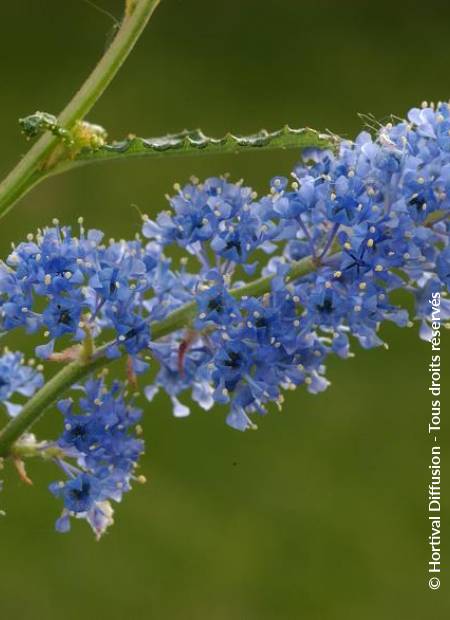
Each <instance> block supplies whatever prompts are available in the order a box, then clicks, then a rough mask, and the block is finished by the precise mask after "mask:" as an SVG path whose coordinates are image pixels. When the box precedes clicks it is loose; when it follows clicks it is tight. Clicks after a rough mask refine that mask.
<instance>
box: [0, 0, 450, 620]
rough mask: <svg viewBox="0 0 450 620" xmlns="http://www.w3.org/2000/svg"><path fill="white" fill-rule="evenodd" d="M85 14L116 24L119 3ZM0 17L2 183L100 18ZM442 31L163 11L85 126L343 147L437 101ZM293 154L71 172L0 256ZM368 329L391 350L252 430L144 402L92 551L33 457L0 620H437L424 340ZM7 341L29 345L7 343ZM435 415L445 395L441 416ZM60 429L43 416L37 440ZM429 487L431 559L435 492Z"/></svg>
mask: <svg viewBox="0 0 450 620" xmlns="http://www.w3.org/2000/svg"><path fill="white" fill-rule="evenodd" d="M97 1H98V4H99V6H101V7H103V8H105V9H107V10H109V11H110V12H111V13H113V14H114V15H116V16H117V17H120V14H121V10H122V2H120V1H119V0H97ZM1 4H2V6H1V12H0V58H1V78H2V82H1V88H0V110H1V118H0V132H1V134H0V135H1V151H0V172H2V173H6V172H7V170H8V169H9V168H10V167H11V166H12V165H13V164H14V163H15V161H16V160H17V158H18V157H19V156H20V155H21V154H22V153H23V152H24V151H25V150H26V148H27V145H26V143H25V141H24V140H23V138H22V137H21V136H20V134H19V131H18V127H17V118H18V117H20V116H23V115H26V114H28V113H31V112H34V111H35V110H37V109H39V110H45V111H49V112H56V113H57V112H58V111H59V110H60V109H62V107H63V105H64V104H65V102H66V101H67V100H68V98H69V97H70V96H71V95H72V93H73V92H74V90H75V89H76V88H77V87H78V85H79V84H80V83H81V81H82V80H83V79H84V77H85V76H86V75H87V73H88V72H89V70H90V68H91V67H92V66H93V65H94V63H95V61H96V60H97V59H98V57H99V56H100V54H101V53H102V51H103V49H104V47H105V44H106V42H107V40H108V33H110V34H111V30H112V28H113V27H114V24H113V22H112V20H110V19H109V18H107V17H105V15H102V14H101V13H99V12H98V11H96V10H95V9H94V8H92V7H91V6H89V5H88V4H86V3H85V2H84V1H83V0H68V1H66V2H61V0H37V1H36V0H34V1H33V0H15V1H14V2H6V1H4V2H2V3H1ZM449 31H450V4H448V3H444V2H433V1H430V2H428V3H426V4H424V3H423V2H408V3H402V2H387V1H381V0H377V2H366V1H359V2H346V1H343V2H339V3H338V2H331V1H329V2H326V1H324V0H319V1H317V0H316V1H315V2H303V1H300V0H297V1H295V0H263V1H257V0H228V2H211V1H210V0H209V1H208V0H190V1H189V2H188V1H187V0H185V1H180V0H164V2H163V3H162V5H161V7H160V8H159V9H158V10H157V12H156V14H155V15H154V18H153V19H152V21H151V23H150V25H149V27H148V28H147V30H146V32H145V34H144V36H143V37H142V40H141V41H140V42H139V44H138V46H137V48H136V50H135V51H134V53H133V54H132V56H131V58H130V59H129V61H128V62H127V64H126V65H125V67H124V69H123V70H122V72H121V73H120V74H119V76H118V78H117V79H116V80H115V82H114V84H113V85H112V86H111V87H110V88H109V90H108V91H107V93H106V95H105V96H104V97H103V99H102V100H101V102H100V103H99V104H98V105H97V106H96V108H95V110H94V111H93V112H92V114H91V115H90V120H92V121H94V122H99V123H101V124H103V125H104V126H106V127H107V128H108V131H109V134H110V136H111V137H113V138H120V137H122V136H124V135H125V134H126V133H128V132H130V131H132V132H135V133H137V134H139V135H162V134H164V133H166V132H170V131H175V130H179V129H182V128H184V127H188V128H193V127H197V126H201V127H202V128H203V129H204V130H205V131H206V132H208V133H211V134H212V135H218V134H222V133H223V132H225V131H227V130H233V131H236V132H242V133H244V132H253V131H255V130H258V129H260V128H261V127H266V128H267V129H275V128H278V127H280V126H281V125H282V124H284V123H286V122H287V123H289V124H291V125H293V126H296V127H298V126H305V125H308V126H311V127H315V128H318V129H325V128H328V129H331V130H333V131H335V132H336V133H338V134H340V135H345V136H353V135H354V134H355V133H356V132H357V131H358V130H359V128H360V127H361V124H362V121H361V120H360V119H359V118H358V116H357V113H358V112H364V113H367V112H368V113H373V114H374V115H375V116H376V118H378V119H383V118H386V117H387V115H389V114H391V113H392V114H396V115H399V116H403V115H404V114H405V113H406V111H407V110H408V108H409V107H411V106H413V105H416V104H418V103H420V101H422V99H428V100H429V99H431V100H437V99H440V98H441V99H446V98H448V96H449V84H448V83H447V81H448V67H449V59H450V56H449V52H450V38H449ZM295 159H296V153H295V152H283V153H276V152H273V153H250V154H242V155H240V156H223V157H210V158H197V159H191V160H189V159H167V160H148V161H145V160H141V161H138V162H136V161H134V162H122V163H110V164H105V165H103V166H100V167H98V168H97V167H91V168H85V169H82V170H79V171H76V172H73V173H71V174H69V175H67V176H62V177H59V178H55V179H52V180H50V181H48V182H47V183H45V184H43V185H42V186H40V187H39V188H37V189H36V190H35V191H33V192H32V193H31V194H29V195H28V196H27V197H26V198H25V199H24V200H22V203H21V204H20V205H19V206H18V207H17V208H16V209H15V210H14V211H13V212H11V213H10V214H9V215H8V216H7V217H6V218H5V219H3V220H2V221H1V223H0V230H1V235H0V246H1V255H2V256H4V255H5V254H6V253H7V251H8V248H9V243H10V242H11V241H12V240H14V241H20V240H21V239H23V238H24V235H25V234H26V233H28V232H30V231H33V230H34V229H35V228H36V227H38V226H43V225H45V224H47V223H49V222H50V220H51V219H52V218H53V217H55V216H57V217H59V218H60V220H61V221H63V222H66V223H73V222H74V221H75V220H76V218H77V217H78V216H79V215H84V216H85V218H86V220H87V221H88V223H89V225H91V226H93V227H102V228H104V229H106V233H107V235H108V236H115V237H125V236H127V235H132V234H134V232H135V231H136V230H137V228H138V227H139V220H138V217H137V213H136V211H135V209H134V208H133V207H132V206H131V205H132V204H136V205H138V206H139V207H140V208H141V209H142V210H143V211H146V212H148V213H152V214H154V213H156V212H157V211H158V210H160V209H162V208H164V206H165V200H164V194H165V193H166V192H168V191H171V188H172V184H173V183H174V182H175V181H180V182H183V181H184V180H186V179H187V178H188V177H189V176H190V175H191V174H195V175H197V176H198V177H200V178H202V177H205V176H207V175H215V174H220V173H222V172H230V173H231V175H232V177H234V178H240V177H244V178H245V180H246V181H247V182H248V183H249V184H251V185H253V186H254V187H255V189H257V190H258V191H262V190H264V189H265V188H266V187H267V182H268V179H269V178H270V177H271V176H273V175H274V174H277V173H281V174H284V173H288V172H289V170H290V166H291V165H292V164H293V162H294V161H295ZM385 334H386V337H387V339H388V340H389V342H390V345H391V348H390V351H389V352H386V351H384V350H376V351H370V352H361V351H358V354H357V357H356V358H355V359H354V360H350V361H348V362H343V361H333V362H332V363H331V364H330V372H329V374H330V377H331V379H332V381H333V385H332V387H331V388H330V389H329V390H328V391H327V392H326V393H325V394H323V395H320V396H315V397H312V396H309V395H308V394H306V393H305V392H304V391H298V392H297V393H295V394H289V396H288V398H287V404H286V406H285V409H284V412H283V413H282V414H272V415H271V416H270V417H267V418H265V419H264V420H261V423H260V429H259V430H258V431H257V432H248V433H246V434H240V433H238V432H235V431H232V430H231V429H229V428H228V427H226V426H225V424H224V412H223V411H215V412H209V413H204V412H201V411H198V410H194V412H193V414H192V416H191V417H190V418H188V419H185V420H175V419H173V418H172V417H171V413H170V408H169V406H168V402H167V399H166V398H164V397H163V396H161V397H159V398H158V399H157V401H156V402H155V403H154V404H152V405H151V406H147V407H146V416H145V434H146V439H147V443H148V451H147V456H146V458H145V462H144V465H143V467H144V472H145V473H146V475H147V476H148V479H149V482H148V484H147V485H145V486H143V487H138V488H136V489H135V490H134V492H133V493H131V494H130V495H129V496H128V497H127V498H126V501H125V502H124V503H123V505H120V506H118V508H117V511H116V525H115V526H114V528H113V529H112V530H111V532H110V533H109V534H108V535H107V536H106V537H105V538H104V539H103V540H102V541H101V542H100V543H96V542H95V541H94V539H93V537H92V535H91V533H90V531H89V530H88V528H87V526H86V525H85V524H84V523H76V524H75V526H74V529H73V532H72V533H71V534H70V535H66V536H61V535H58V534H56V533H54V531H53V521H54V519H55V517H56V515H57V513H58V511H59V505H58V503H57V502H56V501H55V500H54V499H53V498H52V497H51V496H50V495H49V493H48V492H47V490H46V485H47V483H48V482H49V481H50V480H52V478H53V477H54V475H55V472H54V470H53V469H52V467H51V466H49V465H40V464H30V466H29V470H30V471H29V473H30V474H31V475H32V477H33V478H34V479H35V485H34V486H33V487H31V488H26V487H25V486H24V485H23V484H22V483H20V482H19V481H18V480H17V478H16V477H15V476H14V475H13V472H12V471H11V470H10V469H8V471H7V472H6V479H7V484H6V488H5V492H4V493H2V496H1V505H2V507H6V508H7V511H8V515H7V517H6V518H4V519H1V521H0V537H1V543H0V545H1V546H0V549H1V551H0V558H1V566H2V568H1V575H0V618H1V619H2V620H3V619H4V620H9V619H10V618H11V619H12V618H18V619H20V620H35V619H38V618H39V619H41V618H43V619H45V620H53V619H56V618H64V619H65V620H78V619H83V618H85V619H89V620H90V619H91V618H98V617H99V616H104V617H107V618H108V619H109V620H119V619H122V618H133V619H134V618H136V619H141V618H157V619H162V620H166V619H167V620H191V619H192V620H194V619H195V620H203V619H208V620H269V619H270V620H272V619H277V620H278V619H280V620H284V619H286V620H296V619H298V618H305V619H308V620H309V619H311V620H316V619H317V620H325V619H327V620H328V619H331V620H334V619H338V620H340V619H342V620H344V619H345V620H353V619H355V620H356V619H358V620H359V619H361V618H363V619H365V620H372V619H373V620H379V619H380V618H383V619H384V618H385V619H387V620H391V619H392V620H394V619H395V620H397V619H403V618H405V619H406V618H408V619H410V618H411V619H416V618H417V619H419V620H422V619H425V618H428V617H433V618H438V619H441V618H442V619H443V618H448V617H450V615H449V614H450V597H449V588H448V580H449V579H450V575H449V571H448V566H447V567H445V568H444V573H443V575H442V583H443V586H442V589H441V590H440V591H439V592H430V591H429V590H428V586H427V581H428V577H427V562H428V559H429V550H428V545H427V537H428V534H429V530H428V522H427V513H426V491H425V490H426V485H427V484H428V463H429V458H430V456H429V455H430V445H431V444H430V441H429V438H428V435H427V430H426V429H427V423H428V413H429V396H428V392H427V380H428V375H427V363H428V356H429V349H428V346H427V345H426V344H424V343H422V342H420V341H419V339H418V337H417V330H416V329H411V330H404V331H402V330H399V329H396V328H390V329H387V330H385ZM9 344H10V345H12V346H17V347H19V346H23V347H25V348H28V349H27V350H28V351H30V352H31V346H30V342H29V341H28V342H26V341H25V339H24V338H22V340H21V341H20V342H19V344H17V340H16V341H15V342H13V341H12V340H9ZM445 344H446V348H447V350H450V339H449V338H448V337H447V338H446V341H445ZM446 362H447V367H448V362H449V356H448V355H447V357H446ZM448 403H449V395H448V389H447V394H446V403H445V406H444V409H443V415H444V416H445V414H446V413H448ZM59 423H60V420H59V418H58V416H57V415H54V416H53V417H52V416H49V418H48V419H47V420H45V421H44V422H43V423H41V425H40V428H38V429H37V430H38V431H40V434H41V435H42V436H43V435H44V433H45V432H47V431H48V432H55V431H56V429H57V428H58V427H59ZM445 424H446V423H445V420H444V425H445ZM444 428H445V426H444ZM446 433H447V435H448V430H446ZM445 442H446V444H445V445H443V446H442V447H443V451H444V454H446V455H448V454H450V444H449V442H448V439H446V440H445ZM442 443H443V444H444V435H442ZM448 461H449V459H448V457H447V456H446V457H445V460H444V470H443V474H444V480H445V479H447V480H448V475H449V473H450V472H449V466H448ZM445 494H447V498H445V499H444V515H447V516H446V519H447V531H445V533H444V536H445V538H444V551H446V550H447V548H448V539H449V533H448V508H449V497H448V485H446V486H445V488H444V495H445ZM445 511H447V512H445ZM444 527H445V523H444ZM443 559H444V563H445V561H446V562H447V564H448V561H449V559H450V557H449V556H448V553H447V556H446V557H445V555H444V558H443ZM446 582H447V583H446Z"/></svg>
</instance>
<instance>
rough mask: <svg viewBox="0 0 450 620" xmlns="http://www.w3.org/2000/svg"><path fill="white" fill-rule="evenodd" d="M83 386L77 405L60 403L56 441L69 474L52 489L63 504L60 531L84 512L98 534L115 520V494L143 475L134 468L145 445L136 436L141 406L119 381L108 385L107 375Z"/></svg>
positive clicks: (119, 495)
mask: <svg viewBox="0 0 450 620" xmlns="http://www.w3.org/2000/svg"><path fill="white" fill-rule="evenodd" d="M79 387H80V389H81V390H82V396H81V397H80V398H79V399H78V406H77V407H75V404H74V402H73V401H72V399H71V398H69V399H66V400H62V401H60V402H59V403H58V408H59V410H60V411H61V413H62V414H63V417H64V430H63V433H62V435H61V436H60V438H59V439H58V440H57V441H56V442H55V444H54V446H55V447H56V448H58V449H59V454H58V457H57V461H58V463H59V465H60V467H61V469H62V470H63V472H64V473H65V474H66V476H67V479H66V480H65V481H60V482H54V483H52V484H51V485H50V490H51V492H52V493H53V494H54V495H55V496H56V497H58V498H60V499H62V501H63V504H64V510H63V513H62V515H61V517H60V518H59V519H58V521H57V523H56V528H57V530H58V531H60V532H66V531H68V530H69V529H70V517H75V518H81V519H86V520H87V522H88V523H89V525H90V526H91V527H92V529H93V531H94V532H95V534H96V536H97V537H98V538H99V537H100V536H101V535H102V534H103V533H104V532H105V530H106V528H107V527H108V526H109V525H111V523H112V516H113V509H112V506H111V500H114V501H115V502H120V501H121V499H122V496H123V494H124V493H125V492H127V491H129V490H130V489H131V481H132V480H138V481H140V480H142V477H139V476H137V475H136V473H135V470H136V467H137V464H138V460H139V457H140V456H141V454H142V452H143V449H144V445H143V442H142V441H141V440H140V439H137V438H136V431H139V427H138V426H137V425H138V422H139V420H140V418H141V411H140V410H139V409H137V408H135V407H134V406H133V405H132V404H129V403H127V402H126V400H125V399H126V390H125V387H124V386H123V385H121V384H120V383H119V382H118V381H115V382H113V384H112V386H111V387H107V385H106V382H105V378H104V375H102V376H101V377H100V378H98V379H89V380H88V381H87V382H86V384H85V385H84V386H79ZM72 461H75V463H76V464H73V462H72Z"/></svg>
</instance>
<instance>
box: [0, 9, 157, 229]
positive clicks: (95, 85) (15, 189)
mask: <svg viewBox="0 0 450 620" xmlns="http://www.w3.org/2000/svg"><path fill="white" fill-rule="evenodd" d="M158 4H159V0H135V1H134V2H133V3H132V5H133V10H127V11H126V13H125V17H124V19H123V21H122V24H121V27H120V29H119V30H118V32H117V35H116V37H115V38H114V40H113V42H112V43H111V45H110V47H109V48H108V50H107V51H106V52H105V54H104V56H103V57H102V58H101V60H100V62H99V63H98V65H97V66H96V67H95V69H94V70H93V71H92V73H91V74H90V76H89V77H88V79H87V80H86V81H85V83H84V84H83V85H82V87H81V88H80V89H79V91H78V92H77V93H76V94H75V96H74V97H73V98H72V99H71V101H70V102H69V103H68V105H67V106H66V108H65V109H64V110H63V111H62V112H61V114H60V115H59V117H58V123H59V126H60V127H62V128H63V129H66V130H70V129H71V128H72V127H73V126H74V125H75V124H76V123H77V121H80V120H82V119H83V118H84V117H85V116H86V114H87V113H88V112H89V111H90V110H91V108H92V107H93V106H94V104H95V103H96V101H97V100H98V99H99V97H100V96H101V95H102V94H103V92H104V91H105V89H106V88H107V86H108V85H109V84H110V82H111V81H112V79H113V78H114V76H115V75H116V73H117V72H118V70H119V69H120V67H121V66H122V64H123V63H124V61H125V60H126V58H127V57H128V55H129V53H130V52H131V50H132V49H133V47H134V45H135V43H136V41H137V40H138V38H139V37H140V35H141V34H142V31H143V30H144V28H145V26H146V24H147V22H148V21H149V19H150V17H151V16H152V14H153V12H154V10H155V9H156V7H157V6H158ZM127 6H128V5H127ZM59 146H60V139H59V137H58V136H57V135H53V134H51V133H49V132H46V133H45V134H44V135H43V136H42V137H41V138H40V139H39V140H38V141H37V142H36V143H35V144H34V145H33V146H32V148H31V149H30V150H29V151H28V153H27V154H26V155H25V156H24V157H23V159H22V160H21V161H20V162H19V163H18V164H17V166H16V167H15V168H14V169H13V170H12V171H11V172H10V174H9V175H8V176H7V177H6V178H5V179H4V180H3V182H2V183H1V184H0V217H2V216H4V215H5V214H6V213H7V212H8V211H9V210H10V209H11V208H12V207H13V206H14V205H15V203H16V202H17V201H18V200H19V199H20V198H22V197H23V196H24V195H25V194H26V193H27V192H28V191H29V190H30V189H31V188H32V187H34V186H35V185H37V184H38V183H39V182H40V181H42V180H43V179H44V178H45V177H46V176H47V175H48V166H47V162H48V161H49V160H50V161H52V163H53V164H54V163H55V162H54V158H53V157H52V154H53V152H54V151H55V149H58V147H59Z"/></svg>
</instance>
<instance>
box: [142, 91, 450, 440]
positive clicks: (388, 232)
mask: <svg viewBox="0 0 450 620" xmlns="http://www.w3.org/2000/svg"><path fill="white" fill-rule="evenodd" d="M449 131H450V110H449V106H448V104H446V103H443V104H439V105H438V106H437V108H435V107H434V106H427V105H424V106H423V107H422V108H421V109H413V110H411V111H410V113H409V115H408V120H406V121H404V122H400V123H397V124H396V125H392V124H388V125H385V126H381V127H380V129H379V131H378V133H377V135H376V136H375V137H372V136H371V135H370V134H368V133H366V132H363V133H361V134H360V135H359V136H358V137H357V139H356V141H355V142H350V141H343V142H341V144H340V147H339V151H338V152H337V153H334V152H331V151H317V150H308V151H304V153H303V160H302V162H301V164H299V165H298V166H297V167H296V168H295V170H294V172H293V182H292V183H291V184H290V185H289V183H288V179H286V178H284V177H275V178H274V179H272V181H271V192H270V194H269V195H268V196H264V197H262V198H260V199H258V198H257V196H256V195H255V194H254V193H253V192H252V191H251V189H249V188H244V187H243V186H242V185H241V184H230V183H228V181H227V180H226V179H209V180H208V181H206V182H205V183H204V184H198V183H195V182H194V183H191V184H190V185H187V186H186V187H184V188H180V187H177V188H176V189H177V195H176V196H175V197H173V198H171V199H170V204H171V207H172V209H173V213H163V214H161V215H160V216H158V218H157V220H156V222H153V221H146V222H145V223H144V227H143V233H144V236H146V237H147V238H149V239H151V240H152V241H153V242H155V243H157V244H159V245H160V246H161V248H162V249H164V250H165V249H166V248H167V246H170V245H172V244H177V245H178V246H180V247H182V248H184V249H185V250H187V251H188V252H189V254H191V255H193V256H195V257H196V258H197V259H198V262H199V270H198V280H197V281H195V290H194V291H193V298H195V300H196V302H197V304H198V313H197V317H196V320H195V322H194V329H195V334H194V335H192V334H190V335H188V336H186V335H185V334H183V333H181V334H174V335H172V336H171V337H170V338H169V339H168V340H167V342H166V343H164V345H161V346H159V347H158V348H157V350H156V351H155V356H156V357H157V359H158V361H159V363H160V365H161V371H160V372H159V374H158V376H157V379H156V381H155V384H154V385H153V386H150V387H148V388H147V390H146V393H147V396H148V397H149V398H150V399H151V398H152V397H153V395H154V394H155V392H156V390H157V389H159V388H163V389H164V390H165V391H166V392H168V393H169V394H170V395H171V397H172V400H174V398H175V399H176V400H175V401H174V404H175V407H174V412H175V414H176V415H180V414H183V415H185V414H187V412H188V410H187V409H186V407H185V406H184V405H182V404H181V403H180V401H179V400H178V395H179V394H180V393H181V392H183V391H184V390H187V389H192V396H193V398H194V400H196V401H197V402H198V403H199V404H200V405H201V406H203V407H205V408H209V407H211V405H212V403H213V402H217V403H229V405H230V413H229V415H228V418H227V420H228V423H229V424H230V425H231V426H233V427H235V428H238V429H240V430H244V429H246V428H252V427H254V422H252V421H251V419H250V417H249V414H251V413H253V412H256V413H265V411H266V405H267V403H270V402H274V403H276V404H277V405H279V406H281V403H282V402H283V394H282V390H283V389H290V388H294V387H295V386H297V385H299V384H305V385H306V386H307V387H308V389H309V390H310V391H312V392H318V391H321V390H323V389H324V388H325V387H326V386H327V385H328V382H327V380H326V379H325V377H324V372H325V365H324V362H325V360H326V358H327V356H328V355H329V354H330V353H335V354H337V355H339V356H341V357H347V356H348V355H349V354H350V337H351V336H353V337H354V338H355V339H357V341H359V343H360V345H361V346H362V347H364V348H371V347H374V346H379V345H382V344H384V343H383V341H382V340H381V338H380V335H379V328H380V325H381V324H382V323H383V322H384V321H392V322H394V323H395V324H397V325H399V326H410V325H411V321H410V317H409V315H408V312H407V311H406V310H404V309H402V308H400V307H398V306H397V305H396V304H395V303H393V301H392V296H391V293H392V292H393V291H395V290H398V289H403V290H406V291H409V292H411V293H412V294H413V296H414V298H415V301H416V311H415V315H414V318H416V319H419V320H420V321H422V329H421V334H422V336H423V337H427V335H428V329H429V328H428V317H429V316H430V312H429V302H428V300H429V299H430V296H431V293H432V292H433V291H435V290H439V291H442V293H443V295H445V294H446V292H447V290H448V287H449V277H450V276H449V274H450V262H449V259H450V245H449V242H448V240H449V209H450V198H449V196H450V194H449V191H450V134H449ZM261 251H262V252H265V253H273V254H274V256H273V257H272V258H271V259H270V261H269V263H268V265H267V266H266V267H263V268H262V271H261V273H262V274H263V275H264V276H269V277H270V278H271V287H270V290H269V291H268V292H267V293H266V294H264V295H259V296H257V297H254V296H246V295H241V294H240V292H239V288H242V287H243V286H244V284H245V281H243V278H244V277H245V275H246V274H253V273H254V272H255V270H256V268H257V266H258V262H259V261H260V260H261ZM307 257H310V259H309V260H310V261H311V262H312V264H313V265H314V269H311V270H310V272H309V273H307V274H305V275H302V276H301V277H293V276H292V274H295V269H296V266H298V265H300V264H301V261H302V260H303V261H305V260H308V258H307ZM299 261H300V262H299ZM232 290H233V292H232V294H231V293H230V291H232ZM441 313H442V318H444V319H445V318H448V317H449V316H450V302H449V301H448V300H447V299H442V304H441ZM180 352H182V367H181V368H180Z"/></svg>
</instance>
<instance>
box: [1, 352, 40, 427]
mask: <svg viewBox="0 0 450 620" xmlns="http://www.w3.org/2000/svg"><path fill="white" fill-rule="evenodd" d="M41 370H42V368H41V367H40V366H38V367H37V368H35V367H34V365H32V364H30V363H29V364H26V363H25V359H24V356H23V354H22V353H19V352H12V351H8V349H4V351H3V353H2V355H0V403H2V404H3V405H4V406H5V407H6V410H7V412H8V414H9V415H10V416H13V417H14V416H16V415H17V414H18V413H20V411H21V409H22V405H21V404H19V403H16V402H11V398H13V399H14V397H15V396H16V395H20V396H24V397H26V398H29V397H30V396H33V394H34V393H35V392H36V391H37V390H39V388H41V387H42V386H43V384H44V377H43V375H42V373H41Z"/></svg>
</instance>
